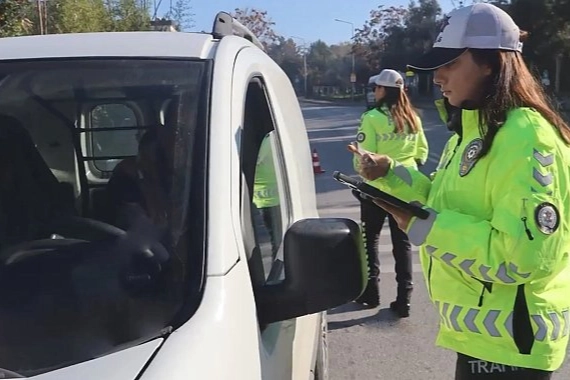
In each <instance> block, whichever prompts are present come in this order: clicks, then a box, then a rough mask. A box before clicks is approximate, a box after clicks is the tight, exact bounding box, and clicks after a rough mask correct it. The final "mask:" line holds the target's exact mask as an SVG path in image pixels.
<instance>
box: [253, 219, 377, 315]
mask: <svg viewBox="0 0 570 380" xmlns="http://www.w3.org/2000/svg"><path fill="white" fill-rule="evenodd" d="M283 244H284V245H283V248H284V261H285V263H284V266H285V268H284V269H285V279H284V280H283V281H280V282H278V283H266V284H264V285H263V286H260V287H258V288H257V289H255V297H256V303H257V314H258V318H259V321H260V323H261V324H268V323H273V322H278V321H284V320H287V319H291V318H296V317H300V316H303V315H308V314H314V313H318V312H321V311H324V310H327V309H330V308H333V307H336V306H339V305H342V304H345V303H347V302H350V301H352V300H354V299H356V298H357V297H358V296H359V295H360V294H362V292H363V291H364V288H365V286H366V279H367V277H368V276H367V264H366V256H365V253H364V246H363V243H362V234H361V232H360V227H359V225H358V224H357V223H356V222H354V221H353V220H351V219H343V218H319V219H303V220H299V221H297V222H295V223H294V224H293V225H292V226H291V227H289V229H288V230H287V232H286V233H285V237H284V240H283Z"/></svg>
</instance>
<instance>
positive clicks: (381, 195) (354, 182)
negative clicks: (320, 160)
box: [333, 171, 430, 219]
mask: <svg viewBox="0 0 570 380" xmlns="http://www.w3.org/2000/svg"><path fill="white" fill-rule="evenodd" d="M333 178H334V179H336V180H337V181H339V182H340V183H342V184H344V185H346V186H348V187H350V188H351V189H354V190H356V191H358V192H359V193H360V194H362V195H363V196H364V197H365V198H370V199H373V200H374V199H379V200H381V201H384V202H386V203H389V204H391V205H393V206H396V207H399V208H401V209H404V210H407V211H409V212H410V213H412V215H413V216H415V217H418V218H420V219H427V218H428V217H429V215H430V214H429V212H428V211H427V210H424V209H423V208H421V207H420V206H418V205H415V204H412V203H408V202H405V201H403V200H401V199H400V198H396V197H395V196H393V195H391V194H388V193H386V192H384V191H382V190H379V189H377V188H375V187H373V186H370V185H369V184H367V183H365V182H364V181H362V180H358V179H354V178H352V177H350V176H347V175H346V174H342V173H341V172H339V171H335V172H334V173H333Z"/></svg>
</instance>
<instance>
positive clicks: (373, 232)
mask: <svg viewBox="0 0 570 380" xmlns="http://www.w3.org/2000/svg"><path fill="white" fill-rule="evenodd" d="M360 218H361V221H362V225H363V233H364V245H365V248H366V256H367V258H368V268H369V271H370V272H369V274H370V276H369V277H370V279H378V276H379V275H380V259H379V258H378V240H379V238H380V231H381V230H382V226H383V225H384V222H385V221H386V218H388V224H389V225H390V235H391V238H392V254H393V255H394V261H395V262H396V265H395V268H394V271H395V272H396V282H397V283H398V289H402V290H403V289H409V288H411V286H412V245H411V244H410V241H409V239H408V235H406V233H405V232H404V231H402V230H401V229H400V228H399V227H398V223H396V220H394V218H393V217H392V215H390V214H389V213H387V212H386V211H384V209H382V208H380V207H378V206H376V204H374V203H372V202H370V201H368V200H362V199H361V201H360Z"/></svg>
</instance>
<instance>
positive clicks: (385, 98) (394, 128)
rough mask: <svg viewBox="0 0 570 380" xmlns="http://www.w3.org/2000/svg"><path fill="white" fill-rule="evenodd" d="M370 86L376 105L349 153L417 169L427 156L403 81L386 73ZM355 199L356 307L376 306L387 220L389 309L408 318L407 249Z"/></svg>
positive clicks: (394, 228)
mask: <svg viewBox="0 0 570 380" xmlns="http://www.w3.org/2000/svg"><path fill="white" fill-rule="evenodd" d="M374 83H375V88H374V96H375V99H376V106H375V108H373V109H371V110H370V111H368V112H366V113H364V114H363V116H362V118H361V124H360V127H359V129H358V132H357V135H356V140H357V141H356V145H355V149H362V150H364V151H368V152H373V153H383V154H387V155H390V156H394V157H398V160H399V161H400V162H403V163H404V164H405V165H407V166H411V167H413V168H417V166H418V165H423V164H424V163H425V161H426V159H427V156H428V144H427V140H426V138H425V135H424V132H423V129H422V123H421V120H420V118H419V117H418V115H417V113H416V112H415V110H414V109H413V107H412V105H411V103H410V100H409V99H408V96H407V95H406V92H405V91H404V79H403V78H402V76H401V75H400V74H399V73H398V72H397V71H395V70H390V69H386V70H383V71H382V72H381V73H380V74H379V75H378V76H376V77H375V82H374ZM360 165H361V163H360V160H359V159H358V158H355V160H354V166H355V168H356V169H357V170H358V169H359V167H360ZM359 194H360V193H358V192H356V193H355V196H357V198H359V200H360V205H361V207H360V212H361V221H362V230H363V233H364V243H365V248H366V254H367V257H368V266H369V279H368V284H367V287H366V290H365V291H364V293H363V294H362V295H361V296H360V297H359V298H358V299H357V300H356V302H358V303H360V304H363V305H367V306H369V307H376V306H378V305H379V304H380V295H379V286H378V285H379V283H378V282H379V275H380V262H379V258H378V239H379V237H380V231H381V230H382V226H383V224H384V221H385V220H386V218H388V223H389V225H390V232H391V237H392V246H393V251H392V252H393V254H394V260H395V261H396V265H395V272H396V282H397V283H398V291H397V297H396V300H395V301H394V302H392V303H391V304H390V308H391V309H392V310H393V311H394V312H395V313H396V314H397V315H398V316H399V317H402V318H403V317H408V316H409V315H410V297H411V293H412V289H413V282H412V257H411V256H412V252H411V244H410V242H409V240H408V237H407V235H406V234H405V233H404V232H403V231H402V230H401V229H400V228H399V227H398V224H397V223H396V221H395V220H394V218H393V217H392V216H391V215H389V214H388V213H387V212H386V211H384V210H383V209H382V208H380V207H378V206H377V205H375V204H374V203H373V202H371V201H370V200H366V199H362V197H361V196H359Z"/></svg>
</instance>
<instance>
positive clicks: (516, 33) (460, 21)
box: [408, 3, 522, 71]
mask: <svg viewBox="0 0 570 380" xmlns="http://www.w3.org/2000/svg"><path fill="white" fill-rule="evenodd" d="M467 49H498V50H511V51H518V52H522V42H520V29H519V27H518V26H517V25H516V24H515V22H514V21H513V19H512V18H511V16H509V15H508V14H507V12H505V11H503V10H502V9H501V8H498V7H496V6H494V5H491V4H487V3H477V4H474V5H470V6H468V7H463V8H459V9H456V10H453V11H452V12H451V13H449V15H448V16H446V17H445V19H444V20H443V25H442V27H441V31H440V33H439V35H438V36H437V38H436V40H435V42H434V44H433V48H432V50H431V51H429V52H428V53H426V54H425V55H424V56H422V57H421V58H419V59H418V60H417V61H416V62H414V63H413V64H410V65H408V67H409V68H410V69H412V70H423V71H431V70H435V69H437V68H439V67H441V66H444V65H447V64H448V63H451V62H453V61H454V60H456V59H457V58H459V56H460V55H461V54H463V53H464V52H465V51H466V50H467Z"/></svg>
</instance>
